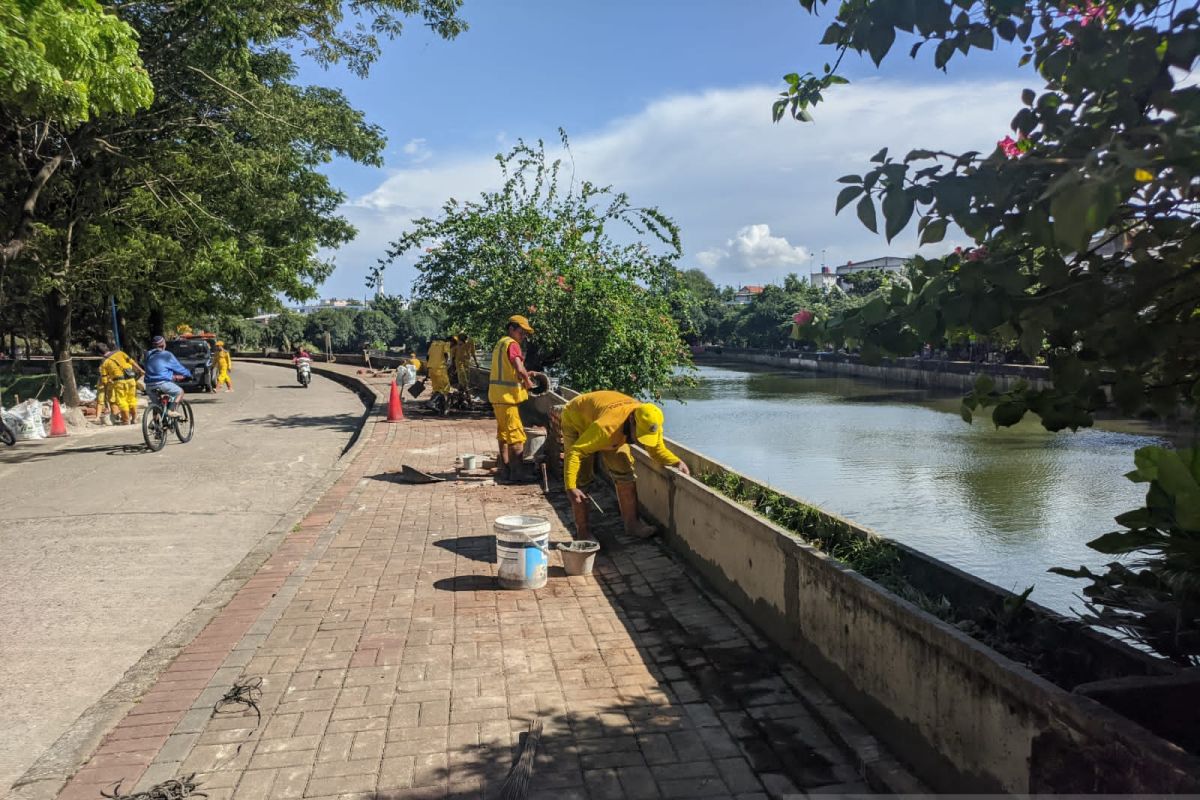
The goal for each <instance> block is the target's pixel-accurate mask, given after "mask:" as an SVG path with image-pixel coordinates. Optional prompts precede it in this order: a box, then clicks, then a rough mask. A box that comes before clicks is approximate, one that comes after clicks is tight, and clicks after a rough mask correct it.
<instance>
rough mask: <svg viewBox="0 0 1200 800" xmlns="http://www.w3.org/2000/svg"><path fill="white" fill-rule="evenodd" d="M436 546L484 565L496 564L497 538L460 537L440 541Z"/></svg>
mask: <svg viewBox="0 0 1200 800" xmlns="http://www.w3.org/2000/svg"><path fill="white" fill-rule="evenodd" d="M434 544H435V545H436V546H438V547H440V548H442V549H443V550H449V551H450V552H451V553H455V554H457V555H460V556H462V557H463V558H469V559H471V560H472V561H481V562H483V563H484V564H495V563H496V538H495V537H494V536H459V537H457V538H455V539H438V540H437V541H436V542H434Z"/></svg>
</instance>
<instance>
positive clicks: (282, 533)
mask: <svg viewBox="0 0 1200 800" xmlns="http://www.w3.org/2000/svg"><path fill="white" fill-rule="evenodd" d="M247 360H249V359H247ZM261 363H271V362H266V361H264V362H261ZM318 372H320V373H321V374H326V371H325V370H318ZM329 372H332V371H329ZM326 377H329V376H328V375H326ZM335 380H337V379H335ZM337 382H339V383H342V384H343V385H348V384H347V383H346V382H345V381H341V380H338V381H337ZM361 384H362V386H363V387H365V388H370V387H369V385H368V384H366V382H365V381H364V382H361ZM372 392H373V393H374V394H375V401H374V402H373V403H372V402H370V400H369V398H368V396H367V395H366V393H365V392H363V391H356V394H358V396H359V397H360V399H362V401H363V405H364V406H365V407H366V408H365V411H364V413H363V416H362V418H361V419H360V421H359V427H358V430H357V435H356V437H355V438H353V439H352V441H351V443H350V444H349V446H348V448H347V449H346V450H345V451H343V453H342V455H341V456H340V458H338V460H337V461H335V462H334V463H333V464H332V465H331V466H330V467H329V468H328V469H327V470H326V472H325V475H324V476H323V477H322V478H319V479H318V480H317V481H316V482H314V484H313V486H312V488H311V489H309V490H308V491H306V492H305V493H304V494H302V495H301V498H300V499H299V500H297V501H296V503H295V504H294V505H293V506H292V508H291V510H290V511H288V512H287V513H286V514H285V515H284V516H283V517H282V518H281V519H280V520H279V521H278V522H276V524H275V525H274V526H273V527H272V528H271V529H270V530H269V531H267V533H265V534H264V535H263V536H262V538H260V539H259V541H258V543H257V544H256V545H255V546H254V547H253V548H252V549H251V550H250V552H248V553H247V554H246V555H245V556H244V557H243V558H242V560H241V561H240V562H238V564H237V566H235V567H234V568H233V569H232V570H230V571H229V573H228V574H227V575H226V576H225V577H224V578H222V579H221V580H220V581H218V583H217V585H216V586H214V587H213V589H212V590H211V591H209V593H208V594H207V595H205V597H204V598H203V599H202V600H201V601H200V602H199V603H197V604H196V607H195V608H194V609H192V610H191V611H190V612H189V613H188V614H186V615H185V616H184V617H183V619H181V620H180V621H179V622H177V623H176V624H175V625H174V626H173V627H172V628H171V630H169V631H168V632H167V633H166V635H164V636H163V637H162V639H160V640H159V641H158V643H157V644H156V645H154V646H153V647H151V648H150V649H149V650H147V651H146V653H145V655H143V656H142V657H141V658H140V659H138V661H137V662H136V663H134V665H133V666H132V667H130V668H129V669H128V670H126V671H125V674H124V675H122V676H121V679H120V680H118V681H117V682H116V683H115V684H114V685H113V687H112V688H111V689H109V690H108V691H107V692H105V693H104V695H102V696H101V697H100V699H99V700H97V701H96V702H95V703H93V704H92V705H91V706H90V707H88V709H87V710H86V711H84V712H83V713H82V714H80V715H79V717H78V718H77V719H76V720H75V721H74V722H73V723H72V724H71V725H70V726H69V727H68V728H67V730H66V731H64V732H63V734H62V735H61V736H59V737H58V739H56V740H55V741H54V743H53V744H52V745H50V747H48V748H46V750H45V751H43V753H42V754H41V755H40V756H38V758H37V760H35V761H34V762H33V764H32V765H31V766H30V767H29V769H27V770H26V771H25V772H24V773H23V774H22V775H21V777H19V778H18V779H17V780H16V781H15V782H14V783H13V784H12V786H11V787H0V797H5V795H4V794H3V791H4V789H5V788H8V795H7V800H54V798H55V797H57V795H58V793H59V792H60V791H61V790H62V788H63V787H64V786H65V785H66V783H67V781H68V780H70V778H71V776H72V775H74V774H75V773H76V772H77V771H78V770H79V768H80V767H82V766H83V765H84V764H86V763H87V761H88V760H89V759H90V758H91V755H92V753H93V752H95V750H96V748H97V747H99V746H100V743H101V742H102V741H103V740H104V737H105V735H106V734H107V733H108V732H109V731H110V730H111V729H112V728H113V727H115V726H116V724H117V723H118V722H120V721H121V720H122V719H124V718H125V716H126V715H127V714H128V713H129V710H130V709H131V708H133V707H134V705H135V704H136V702H137V700H138V698H140V697H141V696H142V695H144V694H145V693H146V692H147V691H148V690H149V689H150V688H151V687H153V686H154V684H155V683H157V682H158V679H159V677H160V676H161V675H162V673H163V672H165V671H166V669H167V668H168V667H169V666H170V665H171V664H172V663H173V662H174V661H175V658H176V657H177V656H178V655H179V653H180V652H182V651H183V648H185V647H186V646H187V645H188V644H189V643H190V642H191V641H192V640H193V639H195V638H196V636H197V635H198V634H199V633H200V632H201V631H203V630H204V628H205V627H206V626H207V625H208V623H209V622H211V621H212V619H213V618H214V617H216V615H217V614H218V613H219V612H220V611H221V609H223V608H224V607H225V606H226V605H227V604H228V603H229V601H230V600H231V599H232V598H233V596H234V595H235V594H237V592H238V591H239V590H240V589H241V588H242V586H244V585H245V584H246V582H247V581H248V580H249V579H250V578H253V577H254V576H255V575H257V574H258V571H259V569H260V568H261V567H262V565H263V564H265V563H266V562H267V560H268V559H270V557H271V556H272V555H273V554H274V553H275V551H276V550H277V549H278V548H279V546H280V545H281V544H282V543H283V542H284V541H285V540H286V539H287V536H288V534H289V533H291V532H292V529H293V528H295V527H296V525H298V524H299V523H300V521H301V520H303V519H304V518H305V517H306V516H307V515H308V513H309V512H310V511H311V510H312V509H313V508H314V507H315V506H316V505H317V503H319V502H320V500H321V498H323V497H324V496H325V494H326V493H327V492H328V491H329V489H331V488H332V487H333V486H334V484H336V483H337V481H338V480H339V479H340V478H341V477H342V475H343V474H344V473H345V472H346V470H347V468H348V467H349V466H350V464H352V463H354V461H355V459H356V458H357V456H358V454H359V453H360V452H362V450H363V448H364V447H365V446H366V444H367V442H369V441H370V439H371V434H372V433H373V432H374V429H375V426H376V425H377V424H379V422H380V421H381V420H382V418H383V415H382V414H381V413H380V412H381V409H382V405H381V402H380V399H379V394H378V393H377V392H374V390H372Z"/></svg>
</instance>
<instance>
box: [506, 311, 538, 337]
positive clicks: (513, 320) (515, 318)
mask: <svg viewBox="0 0 1200 800" xmlns="http://www.w3.org/2000/svg"><path fill="white" fill-rule="evenodd" d="M508 321H509V323H510V324H513V325H517V326H518V327H520V328H521V330H523V331H525V332H526V333H533V326H532V325H530V324H529V320H527V319H525V317H523V316H521V315H520V314H513V315H512V316H511V317H509V318H508Z"/></svg>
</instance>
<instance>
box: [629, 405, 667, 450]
mask: <svg viewBox="0 0 1200 800" xmlns="http://www.w3.org/2000/svg"><path fill="white" fill-rule="evenodd" d="M633 422H634V429H635V431H634V435H635V436H636V437H637V440H638V444H640V445H644V446H645V447H658V446H659V445H661V444H662V440H663V412H662V409H661V408H659V407H658V406H656V405H654V404H653V403H642V404H641V405H640V406H638V407H637V408H636V409H635V410H634V412H633Z"/></svg>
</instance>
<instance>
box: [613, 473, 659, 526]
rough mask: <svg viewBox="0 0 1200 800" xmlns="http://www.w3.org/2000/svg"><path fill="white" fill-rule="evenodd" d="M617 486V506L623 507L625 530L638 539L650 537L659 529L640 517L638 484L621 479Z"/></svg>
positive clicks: (622, 514)
mask: <svg viewBox="0 0 1200 800" xmlns="http://www.w3.org/2000/svg"><path fill="white" fill-rule="evenodd" d="M616 487H617V506H618V507H619V508H620V509H621V522H623V523H625V532H626V533H627V534H629V535H630V536H634V537H637V538H638V539H649V538H650V537H651V536H653V535H654V534H656V533H658V530H657V529H656V528H655V527H654V526H653V525H647V524H646V523H645V522H642V521H641V520H640V519H639V518H638V503H637V484H636V483H634V482H633V481H628V482H626V481H621V482H619V483H617V484H616Z"/></svg>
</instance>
